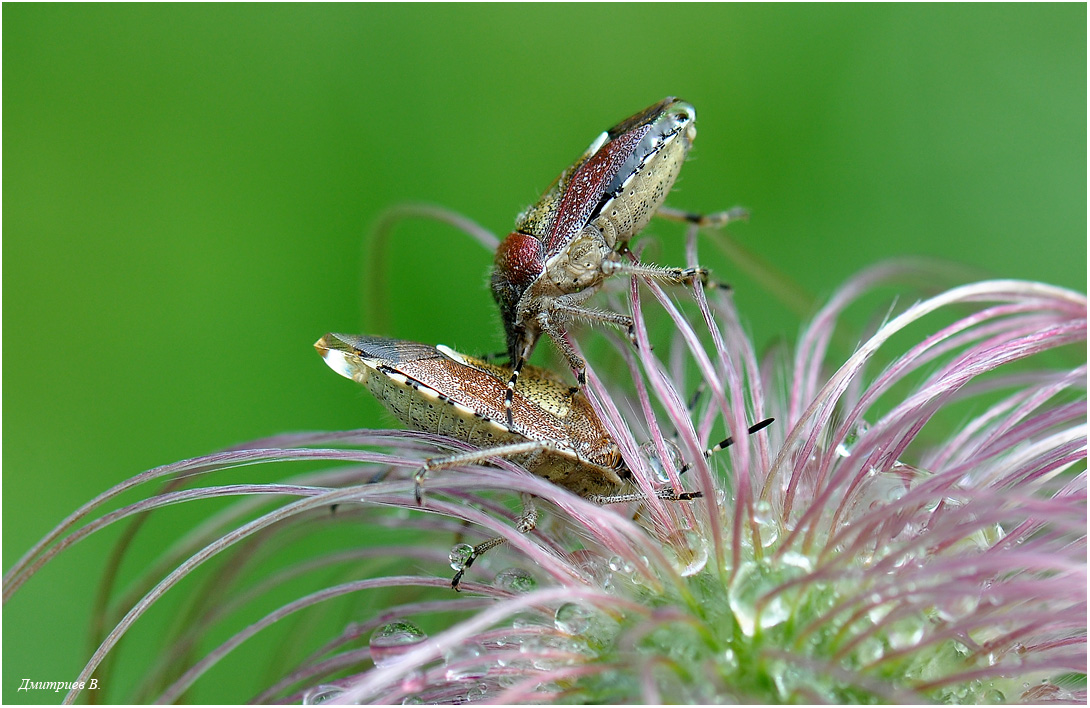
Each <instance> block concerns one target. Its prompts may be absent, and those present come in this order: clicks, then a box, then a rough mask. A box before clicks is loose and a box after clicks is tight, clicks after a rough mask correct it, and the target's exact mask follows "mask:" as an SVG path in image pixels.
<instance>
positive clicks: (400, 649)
mask: <svg viewBox="0 0 1090 708" xmlns="http://www.w3.org/2000/svg"><path fill="white" fill-rule="evenodd" d="M427 638H428V635H426V634H424V632H422V631H421V630H420V628H419V627H417V626H416V625H415V624H413V623H412V622H406V621H405V620H398V621H397V622H391V623H390V624H384V625H382V626H381V627H379V628H378V629H376V630H375V631H374V632H372V633H371V640H370V642H369V646H370V647H371V660H372V661H374V662H375V666H389V665H390V664H392V663H394V662H395V661H397V660H398V659H399V658H400V657H401V655H402V654H404V653H406V652H408V651H410V650H412V649H414V648H415V647H417V646H419V645H420V644H421V642H423V641H425V640H426V639H427Z"/></svg>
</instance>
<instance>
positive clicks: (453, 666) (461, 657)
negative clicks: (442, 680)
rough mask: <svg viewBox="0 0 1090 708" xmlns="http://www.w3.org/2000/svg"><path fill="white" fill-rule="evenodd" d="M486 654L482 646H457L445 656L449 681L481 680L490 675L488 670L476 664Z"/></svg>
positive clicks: (478, 663)
mask: <svg viewBox="0 0 1090 708" xmlns="http://www.w3.org/2000/svg"><path fill="white" fill-rule="evenodd" d="M483 653H484V649H483V648H482V647H481V645H480V644H475V643H473V642H470V643H469V644H462V645H460V646H456V647H454V648H453V649H451V650H450V651H448V652H447V653H446V654H444V655H443V661H444V662H445V663H446V665H447V674H446V676H447V681H462V680H465V679H479V678H481V677H482V676H484V675H485V674H487V673H488V669H487V668H486V667H484V666H482V665H481V664H480V662H475V661H474V660H475V659H479V658H480V657H481V655H482V654H483Z"/></svg>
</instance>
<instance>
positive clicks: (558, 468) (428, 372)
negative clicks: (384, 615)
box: [314, 334, 772, 588]
mask: <svg viewBox="0 0 1090 708" xmlns="http://www.w3.org/2000/svg"><path fill="white" fill-rule="evenodd" d="M314 346H315V348H316V349H317V350H318V353H319V354H321V356H322V358H323V359H324V360H325V362H326V363H327V364H328V365H329V366H330V368H332V369H333V370H334V371H336V372H337V373H338V374H341V375H342V376H344V377H346V378H349V379H352V380H354V381H356V382H357V383H360V384H362V385H364V386H366V387H367V389H368V390H370V391H371V393H372V394H374V396H375V397H376V398H377V399H378V400H379V401H380V402H381V403H382V404H383V405H384V406H385V407H386V408H387V409H388V410H389V411H390V412H391V413H393V415H394V416H395V417H397V418H398V419H399V420H400V421H401V422H402V423H404V424H405V425H408V426H409V427H411V428H415V429H416V430H423V431H427V432H432V433H436V434H440V435H448V436H450V437H452V438H456V439H458V440H461V441H463V442H467V443H470V444H471V445H475V446H477V447H479V448H480V449H478V450H471V451H468V452H462V453H456V454H452V455H449V456H446V457H439V458H433V459H430V460H427V461H425V463H424V465H423V466H422V467H421V469H420V470H419V471H418V472H417V473H416V475H415V476H414V480H415V483H416V484H415V489H414V492H415V495H416V500H417V503H420V502H421V501H422V497H421V494H422V485H423V482H424V479H425V477H426V475H427V474H428V473H429V472H431V471H434V470H439V469H445V468H451V467H458V466H462V465H469V464H480V463H483V462H486V461H487V460H489V459H495V458H506V459H510V460H512V461H514V462H516V463H518V464H519V465H521V466H523V467H524V468H526V469H527V470H528V471H529V472H531V473H533V474H536V475H538V476H540V477H544V478H545V479H547V480H549V481H550V482H552V483H553V484H556V485H558V486H560V487H563V488H565V489H567V490H569V491H571V492H574V493H575V494H578V495H579V496H581V497H584V498H586V499H588V500H591V501H593V502H596V503H598V504H612V503H619V502H627V501H635V500H639V499H644V498H645V497H644V496H643V495H642V494H620V491H621V489H622V487H623V486H624V484H625V483H626V482H627V481H628V480H629V479H630V478H631V476H632V473H631V471H630V470H629V468H628V466H627V465H626V464H625V461H624V459H623V458H622V457H621V454H620V450H619V449H618V447H617V444H616V443H615V442H614V441H613V439H612V438H611V437H610V436H609V433H608V432H607V431H606V429H605V426H604V425H603V424H602V421H601V420H600V419H599V418H598V416H597V414H595V412H594V410H593V409H592V408H591V407H590V403H589V401H588V400H587V398H586V396H585V395H584V394H583V392H582V391H580V390H579V389H577V388H572V387H570V386H568V385H567V384H565V383H564V382H563V381H561V380H560V378H559V377H558V376H556V375H555V374H553V373H551V372H549V371H547V370H545V369H541V368H538V367H536V366H526V367H525V370H524V373H523V382H522V385H521V386H520V387H519V390H518V392H517V393H516V395H515V396H514V398H513V401H512V406H511V411H512V417H513V420H514V422H513V423H507V422H506V412H505V408H504V392H505V390H506V386H507V381H508V379H509V377H510V375H511V368H510V367H509V366H497V365H495V364H491V363H488V362H486V361H484V360H481V359H477V358H474V357H470V356H467V355H465V354H460V353H458V352H456V351H454V350H452V349H450V348H449V347H445V346H443V345H438V346H434V347H432V346H429V345H426V344H418V343H416V342H409V341H404V340H398V339H387V338H384V337H369V336H353V335H345V334H327V335H325V336H324V337H322V338H321V339H319V340H318V341H317V342H316V343H315V345H314ZM771 422H772V421H771V419H769V420H767V421H762V422H761V423H758V424H757V425H755V426H753V427H752V428H750V432H756V431H757V430H760V429H761V428H763V427H765V426H766V425H768V424H769V423H771ZM730 444H731V440H730V439H729V438H728V439H727V440H724V441H723V442H722V443H720V444H719V445H717V446H716V447H715V448H712V450H710V451H708V453H707V454H711V453H712V452H714V451H715V450H718V449H721V448H722V447H726V446H727V445H730ZM658 496H659V497H660V498H662V499H667V500H677V501H687V500H691V499H694V498H696V497H699V496H700V493H699V492H681V493H678V492H676V491H675V490H673V489H671V488H665V489H661V490H659V493H658ZM523 505H524V511H523V514H522V516H521V517H520V518H519V521H518V523H517V527H518V530H519V531H520V532H522V533H526V532H529V531H531V530H532V529H533V528H534V525H535V523H536V518H537V512H536V510H535V509H534V507H533V502H532V500H531V499H530V497H529V496H528V495H524V497H523ZM502 542H503V539H502V538H495V539H490V540H488V541H485V542H484V543H482V544H480V545H478V546H477V547H476V548H474V550H473V554H472V555H471V556H470V557H469V558H468V559H466V561H465V564H464V565H463V566H462V568H461V569H460V570H459V572H458V574H457V575H456V576H455V578H454V581H453V582H452V586H453V587H455V588H457V585H458V581H459V580H460V579H461V577H462V573H463V572H464V571H465V570H466V569H467V568H468V567H469V566H470V565H471V564H472V563H473V561H474V560H475V559H476V558H477V557H479V556H480V555H481V554H483V553H484V552H485V551H487V550H488V549H490V548H493V547H494V546H496V545H499V544H500V543H502Z"/></svg>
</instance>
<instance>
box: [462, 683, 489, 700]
mask: <svg viewBox="0 0 1090 708" xmlns="http://www.w3.org/2000/svg"><path fill="white" fill-rule="evenodd" d="M486 696H488V684H487V683H483V682H482V683H478V684H477V685H476V686H474V687H473V688H471V689H469V690H468V691H466V698H467V699H468V700H469V702H470V703H472V702H474V701H482V700H484V699H485V697H486Z"/></svg>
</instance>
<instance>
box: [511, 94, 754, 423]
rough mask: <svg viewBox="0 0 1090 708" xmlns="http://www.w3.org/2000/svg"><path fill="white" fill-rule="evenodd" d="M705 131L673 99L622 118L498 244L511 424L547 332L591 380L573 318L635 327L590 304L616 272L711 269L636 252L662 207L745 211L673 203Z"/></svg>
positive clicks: (689, 273)
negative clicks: (638, 256)
mask: <svg viewBox="0 0 1090 708" xmlns="http://www.w3.org/2000/svg"><path fill="white" fill-rule="evenodd" d="M695 137H696V111H695V110H694V109H693V107H692V106H691V105H690V104H688V103H686V102H685V101H681V100H679V99H677V98H673V97H668V98H665V99H663V100H662V101H660V102H658V103H656V104H654V105H653V106H649V107H648V108H646V109H644V110H642V111H640V112H639V113H637V114H635V115H633V116H631V117H629V118H627V119H625V120H623V121H621V122H620V123H618V124H617V125H615V126H613V127H612V128H610V129H609V130H607V131H606V132H604V133H602V134H601V135H600V136H598V138H597V139H596V140H595V141H594V142H593V143H592V144H591V146H590V147H589V148H588V149H587V151H586V152H585V153H583V155H582V156H581V157H580V158H579V159H578V160H576V162H575V164H573V165H572V166H571V167H569V168H568V169H566V170H564V172H562V173H561V174H560V176H559V177H558V178H557V179H556V181H555V182H554V183H553V184H552V186H551V187H549V189H548V190H547V191H546V192H545V194H544V195H543V196H542V197H541V199H540V200H539V201H538V202H537V203H536V204H534V205H533V206H531V207H530V208H529V209H527V210H526V211H525V212H523V213H522V214H521V215H520V216H519V218H518V222H517V224H516V226H515V230H514V231H513V232H511V233H510V234H509V235H508V236H507V238H505V239H504V240H503V242H502V243H500V245H499V247H498V248H497V249H496V260H495V266H494V268H493V270H492V295H493V297H494V298H495V300H496V302H497V303H498V304H499V307H500V314H501V317H502V318H503V326H504V330H505V334H506V338H507V353H508V356H509V357H510V361H511V366H512V371H511V378H510V380H509V382H508V389H507V391H506V394H505V402H506V406H507V409H508V410H507V420H508V423H511V422H512V419H513V413H512V412H511V410H510V408H511V404H512V400H513V397H514V391H515V386H516V383H517V381H518V377H519V375H520V373H521V372H522V369H523V366H524V365H525V363H526V360H527V359H528V358H529V357H530V354H531V353H532V352H533V349H534V346H535V345H536V344H537V341H538V339H539V338H540V337H541V335H542V333H546V334H548V335H549V336H550V337H552V340H553V342H555V343H556V345H557V347H558V348H559V349H560V351H561V353H563V354H564V356H565V357H566V358H567V360H568V362H569V364H570V365H571V367H572V369H573V370H574V371H576V372H578V373H579V380H580V383H582V382H583V365H584V364H583V360H582V359H581V358H580V357H579V356H578V355H577V354H576V353H575V352H574V351H573V350H572V348H571V347H570V345H568V343H567V341H566V340H565V339H564V336H563V332H564V325H565V324H566V323H568V322H570V321H572V320H577V319H583V320H590V321H595V322H605V323H609V324H613V325H617V326H620V327H626V328H629V329H631V327H632V318H631V317H629V316H627V315H622V314H619V313H615V312H606V311H602V310H597V309H591V308H587V307H584V306H583V302H584V301H585V300H586V299H587V298H589V297H590V296H591V295H592V294H594V292H595V291H596V290H598V289H599V288H600V287H601V286H602V283H603V281H604V280H605V279H606V278H608V277H609V276H611V275H615V274H618V273H627V274H637V275H642V276H646V277H650V278H654V279H656V280H660V281H663V282H666V283H670V284H683V283H691V282H692V281H693V279H695V278H699V279H701V280H703V281H706V279H707V271H706V270H705V269H704V268H700V267H695V268H662V267H658V266H653V265H644V264H639V263H635V262H632V261H631V259H629V258H628V257H627V256H628V252H627V244H628V241H629V240H630V239H631V238H632V237H633V236H635V235H636V234H637V233H639V231H640V230H642V229H643V228H644V227H645V226H647V223H648V222H649V221H650V220H651V217H652V216H655V215H656V213H658V215H660V216H667V217H668V218H674V219H680V220H685V221H690V222H694V223H699V224H709V223H711V224H716V225H721V224H725V223H727V222H728V221H731V220H733V219H736V218H741V217H744V216H745V212H744V211H743V210H732V211H728V212H721V213H718V214H713V215H709V216H701V215H697V214H689V213H686V212H678V211H674V210H669V209H665V208H664V207H663V201H664V200H665V199H666V194H667V193H668V192H669V191H670V188H671V187H672V186H673V184H674V180H675V179H677V175H678V172H679V171H680V170H681V165H682V163H683V162H684V161H685V157H686V155H688V153H689V148H690V147H691V146H692V143H693V139H694V138H695Z"/></svg>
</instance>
